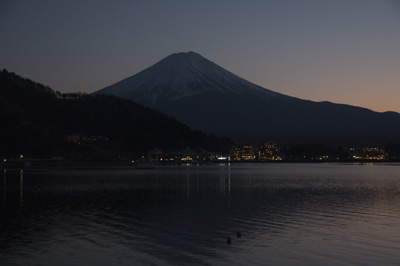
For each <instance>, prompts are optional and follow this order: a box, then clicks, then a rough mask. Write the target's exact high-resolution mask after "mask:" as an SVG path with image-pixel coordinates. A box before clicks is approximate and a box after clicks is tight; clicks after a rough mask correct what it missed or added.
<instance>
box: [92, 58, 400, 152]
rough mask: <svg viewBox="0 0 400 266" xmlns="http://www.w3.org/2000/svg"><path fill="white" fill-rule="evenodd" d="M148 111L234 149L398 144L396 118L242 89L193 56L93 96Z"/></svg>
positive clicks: (240, 82)
mask: <svg viewBox="0 0 400 266" xmlns="http://www.w3.org/2000/svg"><path fill="white" fill-rule="evenodd" d="M98 94H110V95H115V96H118V97H124V98H127V99H130V100H132V101H134V102H138V103H141V104H144V105H147V106H151V107H152V108H155V109H157V110H160V111H162V112H164V113H166V114H168V115H170V116H173V117H175V118H176V119H177V120H178V121H181V122H183V123H185V124H187V125H189V126H190V127H192V128H195V129H201V130H204V131H206V132H213V133H216V134H219V135H224V136H228V137H230V138H232V139H234V140H235V141H236V142H237V143H242V144H257V143H260V142H262V141H278V142H281V143H285V144H294V143H309V142H317V143H324V144H335V145H382V144H384V143H387V142H390V141H391V142H399V141H400V114H398V113H395V112H386V113H377V112H374V111H371V110H368V109H366V108H361V107H355V106H350V105H344V104H335V103H331V102H313V101H308V100H302V99H298V98H294V97H290V96H287V95H283V94H280V93H276V92H273V91H271V90H268V89H264V88H262V87H260V86H257V85H255V84H253V83H251V82H248V81H246V80H244V79H242V78H240V77H238V76H236V75H234V74H232V73H230V72H229V71H227V70H225V69H223V68H221V67H219V66H218V65H216V64H215V63H213V62H211V61H209V60H207V59H205V58H204V57H202V56H201V55H199V54H196V53H193V52H189V53H177V54H172V55H170V56H168V57H166V58H164V59H163V60H161V61H160V62H158V63H156V64H155V65H153V66H151V67H149V68H147V69H145V70H143V71H141V72H139V73H138V74H136V75H134V76H131V77H129V78H127V79H124V80H122V81H120V82H118V83H116V84H114V85H111V86H108V87H106V88H104V89H102V90H99V91H97V92H95V93H94V95H98Z"/></svg>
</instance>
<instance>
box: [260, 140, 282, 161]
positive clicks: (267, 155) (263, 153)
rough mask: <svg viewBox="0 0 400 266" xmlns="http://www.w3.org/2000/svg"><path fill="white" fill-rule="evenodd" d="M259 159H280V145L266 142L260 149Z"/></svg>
mask: <svg viewBox="0 0 400 266" xmlns="http://www.w3.org/2000/svg"><path fill="white" fill-rule="evenodd" d="M258 159H260V160H277V159H278V143H276V142H264V143H263V144H262V145H261V146H260V147H259V148H258Z"/></svg>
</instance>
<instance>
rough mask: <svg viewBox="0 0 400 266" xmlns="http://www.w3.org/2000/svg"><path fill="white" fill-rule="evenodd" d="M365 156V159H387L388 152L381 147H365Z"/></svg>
mask: <svg viewBox="0 0 400 266" xmlns="http://www.w3.org/2000/svg"><path fill="white" fill-rule="evenodd" d="M362 151H363V158H362V159H364V160H379V161H380V160H385V159H386V156H387V154H386V153H385V151H384V150H383V149H381V148H363V149H362Z"/></svg>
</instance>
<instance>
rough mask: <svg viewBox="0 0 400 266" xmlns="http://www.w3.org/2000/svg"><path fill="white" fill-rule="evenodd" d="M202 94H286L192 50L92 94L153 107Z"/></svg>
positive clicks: (267, 95)
mask: <svg viewBox="0 0 400 266" xmlns="http://www.w3.org/2000/svg"><path fill="white" fill-rule="evenodd" d="M204 93H219V94H226V95H232V94H233V95H245V94H257V95H258V96H262V97H289V96H284V95H281V94H279V93H275V92H272V91H270V90H267V89H264V88H262V87H260V86H257V85H255V84H253V83H251V82H249V81H247V80H244V79H242V78H240V77H238V76H236V75H235V74H232V73H231V72H229V71H227V70H225V69H224V68H222V67H220V66H218V65H217V64H215V63H213V62H212V61H210V60H208V59H206V58H204V57H203V56H201V55H200V54H197V53H195V52H188V53H175V54H171V55H169V56H167V57H166V58H164V59H162V60H161V61H159V62H158V63H156V64H154V65H153V66H151V67H149V68H147V69H145V70H143V71H141V72H139V73H138V74H136V75H134V76H131V77H129V78H126V79H124V80H122V81H120V82H118V83H115V84H113V85H111V86H109V87H106V88H104V89H102V90H99V91H97V92H95V93H94V94H111V95H115V96H118V97H123V98H128V99H131V100H133V101H135V102H138V103H141V104H145V105H150V106H152V105H154V104H157V103H160V102H165V101H173V100H176V99H180V98H183V97H188V96H193V95H197V94H204Z"/></svg>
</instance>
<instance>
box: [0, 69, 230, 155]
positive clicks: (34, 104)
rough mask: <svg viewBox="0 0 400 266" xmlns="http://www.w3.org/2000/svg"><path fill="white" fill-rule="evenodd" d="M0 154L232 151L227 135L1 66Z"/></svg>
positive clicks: (140, 153) (107, 96)
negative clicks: (56, 86) (68, 89)
mask: <svg viewBox="0 0 400 266" xmlns="http://www.w3.org/2000/svg"><path fill="white" fill-rule="evenodd" d="M0 121H1V124H2V126H1V130H0V158H2V157H3V156H4V157H9V156H11V157H15V156H17V155H19V154H23V155H25V156H27V157H31V158H32V157H33V158H51V157H54V156H64V157H66V158H70V157H71V158H75V159H79V158H82V159H85V158H86V159H107V160H109V159H112V158H117V156H127V155H131V156H136V155H143V154H146V151H148V150H149V149H153V148H160V149H164V151H168V150H174V149H182V148H186V147H191V148H202V149H205V150H208V151H225V152H227V151H229V149H230V147H231V141H230V140H229V139H227V138H221V137H217V136H215V135H208V134H205V133H203V132H201V131H193V130H191V129H190V128H189V127H188V126H186V125H184V124H182V123H181V122H178V121H176V120H175V119H174V118H171V117H168V116H167V115H165V114H163V113H161V112H159V111H156V110H152V109H150V108H147V107H145V106H142V105H139V104H136V103H133V102H131V101H129V100H126V99H121V98H116V97H114V96H110V95H98V96H95V97H93V96H89V95H83V94H80V93H75V94H61V93H59V92H56V91H54V90H52V89H50V88H49V87H46V86H43V85H42V84H40V83H37V82H34V81H32V80H30V79H26V78H22V77H20V76H18V75H16V74H14V73H9V72H8V71H6V70H2V71H0Z"/></svg>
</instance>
